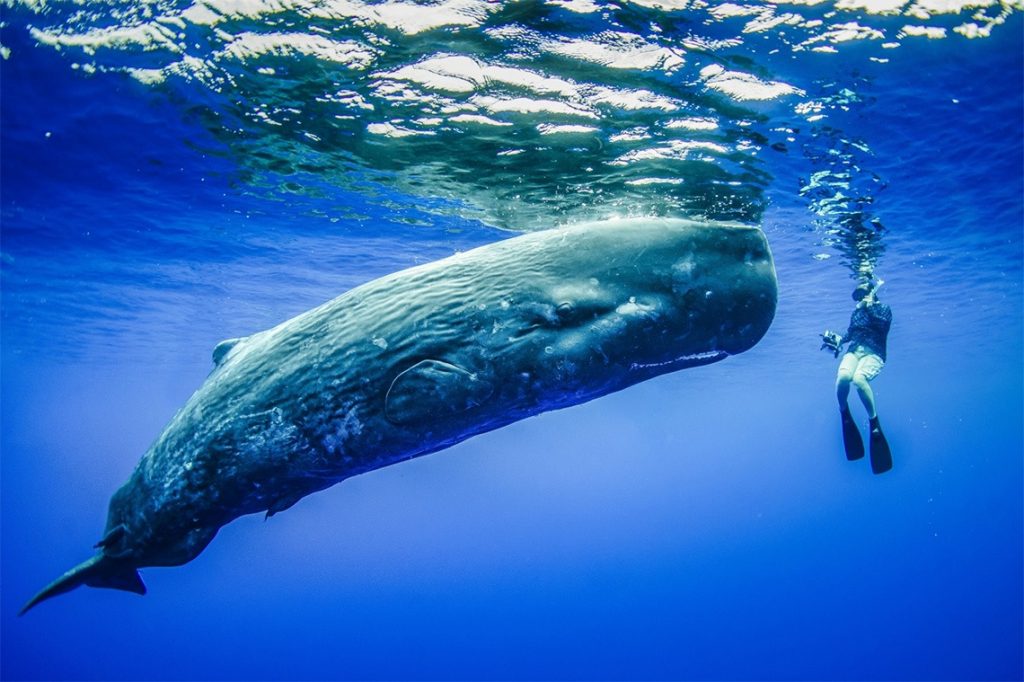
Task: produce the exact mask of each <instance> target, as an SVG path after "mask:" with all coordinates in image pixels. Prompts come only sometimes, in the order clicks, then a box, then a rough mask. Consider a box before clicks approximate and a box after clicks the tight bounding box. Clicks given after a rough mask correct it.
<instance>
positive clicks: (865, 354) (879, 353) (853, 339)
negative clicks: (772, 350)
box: [821, 280, 892, 474]
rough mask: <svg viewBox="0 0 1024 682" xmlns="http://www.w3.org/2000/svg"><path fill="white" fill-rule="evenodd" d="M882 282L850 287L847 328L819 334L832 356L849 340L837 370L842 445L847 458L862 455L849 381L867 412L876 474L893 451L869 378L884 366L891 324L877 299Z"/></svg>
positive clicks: (888, 465)
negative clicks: (851, 408)
mask: <svg viewBox="0 0 1024 682" xmlns="http://www.w3.org/2000/svg"><path fill="white" fill-rule="evenodd" d="M882 284H884V282H883V281H882V280H877V281H876V282H875V284H874V285H872V284H871V282H870V281H868V282H863V283H861V284H860V285H858V286H857V288H856V289H854V290H853V300H854V301H856V302H857V305H856V307H855V308H854V309H853V313H852V314H851V315H850V326H849V329H847V330H846V333H845V334H843V335H842V336H840V335H839V334H837V333H835V332H833V331H828V330H825V333H824V334H822V335H821V338H822V340H823V343H822V344H821V347H822V348H823V349H824V348H827V349H829V350H831V351H832V352H833V354H834V355H835V357H839V355H840V353H842V348H843V346H844V345H845V344H850V345H849V347H848V348H847V349H846V352H845V353H843V359H842V360H841V361H840V363H839V371H838V372H837V373H836V397H837V398H838V399H839V415H840V417H841V419H842V424H843V446H844V447H845V448H846V458H847V459H848V460H850V461H853V460H855V459H860V458H861V457H863V456H864V441H863V440H862V439H861V435H860V430H859V429H858V428H857V423H856V422H855V421H854V419H853V416H852V415H851V414H850V405H849V403H848V402H847V400H848V398H849V395H850V384H851V383H852V384H853V385H854V386H855V387H856V388H857V394H858V395H859V396H860V400H861V402H862V403H864V409H865V410H867V413H868V419H869V422H868V424H869V428H870V444H871V470H872V471H873V472H874V473H876V474H881V473H885V472H886V471H889V470H890V469H892V453H891V452H890V451H889V443H888V441H886V439H885V434H884V433H882V427H881V425H880V424H879V423H878V411H877V409H876V407H875V394H874V393H873V392H872V390H871V381H872V380H873V379H874V378H875V377H877V376H878V374H879V372H881V371H882V367H884V366H885V346H886V339H887V338H888V336H889V327H890V326H891V325H892V310H891V309H890V308H889V306H887V305H886V304H884V303H882V302H880V301H879V300H878V289H879V288H880V287H881V286H882Z"/></svg>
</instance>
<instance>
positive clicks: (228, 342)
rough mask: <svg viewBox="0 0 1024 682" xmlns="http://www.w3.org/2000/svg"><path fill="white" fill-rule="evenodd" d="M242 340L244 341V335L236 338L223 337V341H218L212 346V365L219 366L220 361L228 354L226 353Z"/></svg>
mask: <svg viewBox="0 0 1024 682" xmlns="http://www.w3.org/2000/svg"><path fill="white" fill-rule="evenodd" d="M242 341H245V337H244V336H243V337H241V338H238V339H224V340H223V341H221V342H220V343H218V344H217V345H216V346H214V347H213V365H214V367H220V363H222V362H224V358H226V357H227V356H228V353H230V352H231V349H233V348H234V347H235V346H237V345H238V344H239V343H241V342H242Z"/></svg>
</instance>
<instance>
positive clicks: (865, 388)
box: [853, 355, 892, 474]
mask: <svg viewBox="0 0 1024 682" xmlns="http://www.w3.org/2000/svg"><path fill="white" fill-rule="evenodd" d="M883 364H885V363H884V362H883V361H882V358H880V357H878V356H877V355H867V356H865V357H863V358H862V359H861V361H860V362H859V363H858V364H857V370H856V371H855V372H854V373H853V385H854V386H856V387H857V393H859V394H860V399H861V400H862V401H863V402H864V407H865V408H867V411H868V416H869V417H870V418H871V419H870V421H869V422H868V423H869V427H870V428H869V432H868V433H869V436H870V442H871V470H872V471H873V472H875V473H876V474H882V473H885V472H886V471H889V470H890V469H892V452H891V451H890V449H889V442H888V441H887V440H886V439H885V434H884V433H882V425H881V424H879V423H878V412H877V411H876V409H875V394H874V392H873V391H872V390H871V383H870V382H871V380H872V379H874V378H875V377H877V376H878V373H879V372H881V371H882V365H883Z"/></svg>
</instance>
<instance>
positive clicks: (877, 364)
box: [853, 354, 885, 420]
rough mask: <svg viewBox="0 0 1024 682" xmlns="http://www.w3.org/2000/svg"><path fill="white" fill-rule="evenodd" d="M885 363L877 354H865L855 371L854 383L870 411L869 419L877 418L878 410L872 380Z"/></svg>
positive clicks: (861, 399) (865, 407) (865, 406)
mask: <svg viewBox="0 0 1024 682" xmlns="http://www.w3.org/2000/svg"><path fill="white" fill-rule="evenodd" d="M884 364H885V363H884V362H883V361H882V358H880V357H878V356H877V355H874V354H871V355H865V356H864V357H862V358H861V359H860V361H859V362H858V363H857V366H856V368H855V369H854V372H853V385H854V386H856V387H857V393H858V394H859V395H860V401H861V402H862V403H864V409H866V410H867V411H868V418H869V419H872V420H874V419H877V418H878V412H877V410H876V408H875V393H874V391H872V390H871V381H872V380H873V379H874V378H875V377H877V376H878V373H879V372H881V371H882V365H884Z"/></svg>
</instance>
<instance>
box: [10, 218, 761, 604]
mask: <svg viewBox="0 0 1024 682" xmlns="http://www.w3.org/2000/svg"><path fill="white" fill-rule="evenodd" d="M776 300H777V281H776V276H775V268H774V264H773V262H772V257H771V253H770V251H769V248H768V244H767V241H766V239H765V236H764V234H763V232H761V230H760V229H758V228H756V227H752V226H746V225H739V224H733V223H715V222H693V221H687V220H680V219H651V218H645V219H631V220H613V221H604V222H600V223H589V224H582V225H575V226H571V227H563V228H556V229H551V230H547V231H543V232H537V233H532V234H527V235H522V236H518V237H514V238H511V239H507V240H504V241H500V242H497V243H494V244H489V245H487V246H483V247H480V248H477V249H474V250H471V251H466V252H464V253H459V254H456V255H454V256H452V257H450V258H446V259H443V260H440V261H436V262H433V263H429V264H426V265H423V266H419V267H414V268H411V269H408V270H402V271H400V272H397V273H394V274H392V275H389V276H386V277H382V278H380V279H377V280H374V281H371V282H369V283H367V284H364V285H361V286H359V287H356V288H355V289H352V290H350V291H348V292H346V293H344V294H342V295H341V296H339V297H337V298H335V299H334V300H332V301H329V302H328V303H325V304H323V305H321V306H320V307H318V308H315V309H313V310H310V311H308V312H305V313H303V314H301V315H298V316H297V317H294V318H292V319H290V320H288V321H286V322H284V323H282V324H280V325H278V326H276V327H274V328H272V329H268V330H266V331H263V332H259V333H257V334H253V335H252V336H249V337H246V338H242V339H232V340H229V341H224V342H222V343H220V344H219V345H218V346H217V347H216V348H215V349H214V353H213V359H214V365H215V366H214V368H213V370H212V372H211V373H210V375H209V377H208V378H207V379H206V381H205V382H204V383H203V384H202V386H201V387H200V388H199V389H198V390H197V391H196V392H195V393H194V394H193V395H192V397H191V398H190V399H189V400H188V402H187V403H186V404H185V406H184V407H182V408H181V410H179V411H178V413H177V414H176V415H175V416H174V418H173V419H172V420H171V422H170V424H168V425H167V427H166V428H165V429H164V431H163V433H162V434H161V435H160V437H159V438H158V439H157V440H156V442H155V443H154V444H153V445H152V446H151V447H150V449H149V450H148V451H147V452H146V453H145V455H143V457H142V459H141V461H140V462H139V464H138V465H137V467H136V468H135V470H134V472H133V473H132V474H131V476H130V478H129V480H128V481H127V482H126V483H125V484H124V485H123V486H122V487H121V488H120V489H118V490H117V492H116V493H115V494H114V495H113V497H112V498H111V501H110V507H109V512H108V518H107V526H106V530H105V533H104V536H103V538H102V539H101V540H100V541H99V543H98V544H97V545H96V547H97V548H98V550H99V551H98V552H97V553H96V554H95V555H94V556H93V557H92V558H91V559H89V560H88V561H85V562H84V563H82V564H80V565H78V566H76V567H75V568H73V569H71V570H70V571H68V572H67V573H65V574H64V575H63V576H61V577H60V578H58V579H57V580H56V581H54V582H53V583H51V584H50V585H49V586H47V587H46V588H45V589H43V590H42V591H41V592H40V593H39V594H37V595H36V596H35V597H34V598H33V599H32V600H31V601H30V602H29V603H28V604H27V605H26V606H25V608H24V609H23V610H22V613H24V612H25V611H27V610H28V609H29V608H31V607H33V606H34V605H36V604H38V603H39V602H40V601H42V600H44V599H47V598H49V597H52V596H55V595H57V594H61V593H63V592H67V591H68V590H71V589H73V588H75V587H78V586H80V585H91V586H95V587H112V588H118V589H123V590H129V591H133V592H137V593H140V594H143V593H145V586H144V585H143V583H142V580H141V578H140V576H139V573H138V569H139V568H140V567H146V566H175V565H180V564H184V563H186V562H188V561H190V560H191V559H193V558H195V557H196V556H197V555H198V554H199V553H200V552H201V551H202V550H203V548H205V547H206V545H207V544H208V543H209V542H210V541H211V540H212V539H213V537H214V535H215V534H216V533H217V530H218V529H219V528H220V527H221V526H223V525H224V524H226V523H228V522H230V521H232V520H233V519H235V518H237V517H239V516H241V515H243V514H251V513H256V512H266V513H267V514H268V515H272V514H275V513H277V512H280V511H282V510H285V509H287V508H288V507H290V506H291V505H293V504H294V503H295V502H297V501H298V500H299V499H301V498H302V497H304V496H306V495H308V494H310V493H313V492H316V491H318V490H322V489H324V488H327V487H329V486H331V485H334V484H335V483H338V482H340V481H342V480H344V479H346V478H349V477H352V476H355V475H357V474H360V473H364V472H367V471H372V470H375V469H379V468H381V467H384V466H388V465H390V464H395V463H396V462H401V461H403V460H407V459H411V458H413V457H419V456H421V455H426V454H429V453H432V452H436V451H438V450H441V449H443V448H446V447H449V446H451V445H454V444H455V443H458V442H460V441H462V440H465V439H466V438H469V437H471V436H474V435H476V434H479V433H483V432H485V431H490V430H492V429H496V428H499V427H501V426H504V425H506V424H509V423H511V422H515V421H518V420H520V419H524V418H526V417H529V416H532V415H535V414H539V413H541V412H545V411H547V410H554V409H558V408H563V407H568V406H570V405H576V404H579V403H583V402H586V401H588V400H592V399H594V398H597V397H600V396H603V395H607V394H609V393H612V392H614V391H618V390H621V389H623V388H626V387H628V386H630V385H632V384H635V383H637V382H640V381H644V380H646V379H649V378H651V377H654V376H657V375H660V374H664V373H667V372H673V371H676V370H679V369H683V368H686V367H694V366H698V365H705V364H708V363H711V362H715V361H718V360H721V359H723V358H726V357H728V356H729V355H733V354H736V353H741V352H743V351H745V350H747V349H749V348H751V347H752V346H753V345H754V344H756V343H757V342H758V341H759V340H760V339H761V337H762V336H763V335H764V334H765V332H766V331H767V329H768V327H769V325H770V324H771V321H772V318H773V317H774V314H775V306H776Z"/></svg>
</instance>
